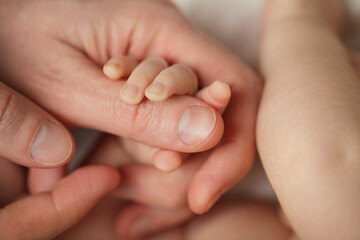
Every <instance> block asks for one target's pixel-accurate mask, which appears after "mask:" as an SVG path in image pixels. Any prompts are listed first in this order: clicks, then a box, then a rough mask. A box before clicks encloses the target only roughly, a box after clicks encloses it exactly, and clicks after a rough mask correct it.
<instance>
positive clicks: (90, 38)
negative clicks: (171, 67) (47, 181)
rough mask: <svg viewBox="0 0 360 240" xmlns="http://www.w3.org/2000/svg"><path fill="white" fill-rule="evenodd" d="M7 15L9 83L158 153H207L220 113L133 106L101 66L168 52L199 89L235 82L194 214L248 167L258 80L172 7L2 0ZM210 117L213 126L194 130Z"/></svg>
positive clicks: (70, 119) (65, 116)
mask: <svg viewBox="0 0 360 240" xmlns="http://www.w3.org/2000/svg"><path fill="white" fill-rule="evenodd" d="M154 13H156V14H154ZM0 18H1V19H0V20H1V21H0V22H1V23H2V27H1V29H0V39H1V40H0V41H1V42H0V48H1V49H0V50H1V52H2V55H1V57H0V66H1V67H0V71H1V72H3V73H4V74H5V76H7V78H6V79H8V81H7V83H8V84H9V85H11V86H13V87H14V88H16V89H18V90H19V91H21V92H23V93H25V94H26V95H27V96H29V97H31V99H33V100H34V101H35V102H37V103H38V104H40V105H41V106H43V107H44V108H45V109H47V110H49V111H50V112H51V113H53V114H54V115H55V116H57V117H58V118H59V119H61V120H62V121H64V122H66V123H67V124H71V125H75V126H84V127H90V128H96V129H99V130H103V131H106V132H110V133H113V134H117V135H120V136H122V137H126V138H131V139H134V140H139V141H141V142H143V143H145V144H148V145H151V146H154V147H160V148H165V149H171V150H176V151H183V152H194V151H202V150H206V149H209V148H211V147H213V146H214V145H215V144H216V143H217V142H218V141H219V139H220V137H221V136H222V133H223V124H222V119H221V116H220V114H219V113H217V112H216V111H213V110H211V109H210V108H209V106H208V105H207V104H205V103H204V102H202V101H200V100H197V99H194V98H192V97H182V98H181V99H180V98H176V97H174V98H171V99H169V100H168V101H166V102H160V103H152V102H148V101H143V102H142V103H141V104H140V105H136V106H129V105H126V104H124V103H123V102H121V101H120V98H119V97H118V93H119V90H120V88H121V87H122V86H123V84H124V82H123V81H119V82H112V81H107V79H106V78H105V77H104V76H103V73H102V71H101V65H102V64H103V63H104V62H105V61H106V60H107V59H109V58H110V57H114V56H119V55H124V54H129V55H133V56H135V57H136V58H138V59H143V58H145V57H147V56H161V57H163V58H165V59H166V60H168V61H169V62H176V63H183V64H186V65H187V66H189V67H191V68H193V69H194V70H195V71H196V72H197V74H198V75H199V77H200V86H207V85H209V84H210V83H211V82H214V81H215V80H219V79H220V80H222V81H224V82H227V83H228V84H229V85H230V86H231V89H232V100H231V102H230V104H229V107H228V111H227V112H226V113H225V115H224V120H225V123H226V126H227V127H226V129H225V134H224V138H223V141H222V143H221V145H218V146H217V148H216V149H215V151H214V152H213V153H212V154H211V155H210V156H209V157H208V159H207V161H206V162H205V163H204V165H203V166H202V167H201V168H200V170H199V171H198V172H197V174H196V175H195V177H194V178H193V179H192V182H191V183H190V190H189V195H188V196H189V203H190V206H191V208H192V210H193V211H195V212H197V213H203V212H205V211H207V210H208V209H209V208H210V207H211V206H212V204H213V203H214V202H215V201H216V200H217V198H219V196H220V195H221V194H222V193H223V192H224V191H226V190H228V189H229V188H230V187H231V186H232V185H233V184H234V183H235V182H237V181H238V180H239V179H240V178H241V177H243V176H244V175H245V173H246V172H247V171H248V169H249V168H250V166H251V162H252V159H253V155H254V148H255V144H254V126H255V116H256V109H257V104H258V98H259V94H260V83H259V80H258V78H257V77H256V76H255V75H254V74H253V72H252V71H251V70H249V68H248V67H247V66H245V65H244V64H243V63H241V62H240V61H239V60H238V59H237V58H236V57H235V56H234V55H232V54H231V53H229V51H227V50H226V49H224V48H223V47H221V46H219V45H218V44H217V43H215V42H213V41H211V40H209V39H208V38H206V37H205V36H204V35H202V34H201V33H199V32H197V31H195V30H194V29H193V28H192V27H191V26H190V25H189V24H188V23H187V22H186V21H185V19H184V18H183V17H182V16H181V15H180V13H179V12H178V11H177V10H176V9H175V8H174V6H173V5H172V4H170V3H169V2H167V1H141V0H138V1H127V0H122V1H115V0H106V1H73V0H72V1H70V0H68V1H43V0H37V1H5V0H4V1H3V4H2V8H1V14H0ZM19 66H21V67H20V68H19ZM19 69H20V70H21V71H20V70H19ZM183 113H185V114H184V115H189V114H186V113H193V114H191V116H190V118H191V121H187V122H188V123H190V124H189V125H185V126H184V124H182V120H183V119H182V116H183ZM197 116H198V118H197ZM204 116H205V117H206V119H208V121H209V128H208V129H205V130H203V131H201V132H199V131H195V130H194V129H197V126H198V125H203V124H204V123H203V122H202V121H197V119H204ZM207 116H208V117H207ZM186 117H187V116H186ZM179 125H180V126H181V127H178V126H179ZM219 169H221V171H219Z"/></svg>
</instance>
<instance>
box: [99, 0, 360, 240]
mask: <svg viewBox="0 0 360 240" xmlns="http://www.w3.org/2000/svg"><path fill="white" fill-rule="evenodd" d="M269 2H270V1H269ZM292 4H295V5H292ZM324 4H325V5H326V7H324ZM331 4H334V5H329V2H328V1H302V0H299V1H292V2H289V1H286V0H284V1H281V0H274V1H271V3H269V8H268V11H267V15H266V17H265V20H264V27H263V29H262V31H263V40H262V49H261V55H260V63H261V69H262V72H263V75H264V78H265V81H266V85H265V91H264V96H263V99H262V104H261V108H260V113H259V119H258V128H257V134H258V140H257V141H258V146H259V152H260V155H261V158H262V161H263V164H264V166H265V169H266V171H267V174H268V176H269V179H270V181H271V183H272V185H273V187H274V189H275V191H276V193H277V195H278V197H279V200H280V204H281V206H282V207H283V210H284V215H285V216H284V215H283V214H280V213H279V210H276V209H274V208H272V207H269V206H268V207H266V205H261V206H257V205H256V204H254V205H251V204H250V205H248V204H246V203H236V204H235V206H234V205H230V206H229V207H230V208H231V209H232V210H231V211H227V210H226V209H225V210H224V209H223V210H221V209H220V210H219V209H216V210H215V212H216V214H215V215H216V216H217V218H218V220H216V218H215V220H212V217H213V216H211V215H210V216H209V217H207V215H204V216H203V217H201V218H200V219H201V220H199V221H200V222H201V224H198V223H199V222H197V223H194V224H195V225H194V226H196V227H194V228H192V227H191V226H192V224H191V223H190V224H189V225H186V226H185V227H183V228H181V229H177V230H174V231H170V232H167V233H165V235H163V239H169V238H171V239H181V240H183V239H221V238H222V237H224V234H228V233H229V232H230V231H232V232H231V234H229V235H228V236H227V237H228V239H232V238H233V239H238V238H239V236H249V237H248V238H246V239H269V236H270V237H274V239H304V240H306V239H359V238H360V233H359V228H358V227H357V226H359V225H360V223H359V221H360V216H359V212H360V206H359V201H358V199H359V198H360V192H359V185H360V179H359V166H360V163H359V160H358V156H359V152H358V149H359V146H358V143H359V142H360V139H359V133H360V129H359V124H358V123H359V120H360V109H359V107H358V106H359V104H358V103H359V102H360V99H359V96H360V95H359V92H360V78H359V74H358V73H357V72H356V71H355V68H358V66H359V65H360V62H359V61H358V60H356V59H357V58H356V57H354V58H353V63H352V62H351V61H350V57H349V55H348V53H347V52H346V50H345V48H344V46H343V44H342V43H341V42H340V41H339V39H338V34H337V33H338V32H339V31H338V30H339V28H340V26H341V8H339V5H336V4H337V2H336V1H334V2H332V3H331ZM294 6H295V7H294ZM329 6H332V7H331V8H329ZM329 9H330V10H331V11H330V14H329V12H328V10H329ZM339 13H340V14H339ZM284 35H286V37H284ZM354 66H355V68H354ZM339 123H341V125H339ZM339 129H341V131H339ZM100 156H102V155H101V154H100V155H99V156H97V157H99V159H100V158H101V157H100ZM127 168H128V169H129V168H131V169H132V171H131V174H139V175H140V174H141V173H144V172H146V171H144V169H140V167H139V168H138V169H136V167H127ZM193 168H196V167H195V166H193ZM179 170H180V169H179ZM187 170H188V171H185V173H187V174H189V171H190V169H187ZM149 171H150V170H149V169H148V170H147V172H149ZM129 173H130V171H129ZM185 173H184V175H182V176H183V177H185V176H186V174H185ZM156 176H158V178H159V180H158V181H159V182H162V183H163V182H164V181H165V179H166V178H162V177H160V176H159V175H156V173H155V172H152V174H151V176H147V174H146V175H144V178H145V179H142V181H138V180H136V179H131V178H130V180H129V179H126V180H125V181H128V182H127V184H130V185H131V182H132V183H133V185H132V186H134V187H136V188H138V189H146V187H149V180H150V179H154V178H156ZM168 177H169V176H168ZM173 177H175V176H173ZM146 178H148V180H146ZM176 178H178V179H182V177H181V176H177V177H176ZM129 182H130V183H129ZM174 182H175V183H171V182H170V183H169V185H166V186H164V185H156V184H154V183H150V185H151V186H152V187H153V188H152V189H154V188H155V187H157V190H158V191H159V192H161V191H162V188H167V190H168V191H169V190H170V189H173V188H174V186H178V184H179V181H176V180H175V181H174ZM152 184H153V185H152ZM150 188H151V187H150ZM178 188H179V186H178ZM164 192H167V191H164ZM178 193H179V194H180V192H178ZM133 194H134V195H135V196H134V195H133V196H132V199H133V200H135V201H136V200H137V201H139V202H141V201H142V200H143V199H144V196H145V195H142V194H146V193H144V192H141V191H140V192H137V191H135V192H133ZM160 198H165V195H163V196H162V197H160ZM149 201H150V200H149ZM241 206H244V208H245V209H247V210H248V211H244V210H240V211H238V209H241ZM344 206H346V207H344ZM133 209H134V207H133ZM158 211H159V210H158ZM139 212H140V213H139ZM234 212H236V214H235V216H234V215H233V214H234ZM122 213H123V214H120V215H119V216H118V217H119V218H121V219H117V221H118V223H121V224H118V225H117V227H118V232H119V233H121V234H122V235H123V236H127V237H128V236H139V235H142V234H145V232H147V233H149V232H150V233H151V232H153V231H156V230H160V229H162V228H164V226H166V223H167V222H169V220H170V219H171V220H172V221H173V220H174V218H176V216H177V215H176V214H173V215H171V214H170V215H169V216H166V215H165V214H164V213H163V212H157V211H156V209H149V208H144V207H141V206H138V207H137V208H136V209H135V210H133V211H123V212H122ZM141 213H142V214H143V216H146V217H148V218H149V219H151V220H152V221H153V223H155V225H153V226H151V227H150V226H148V228H147V229H142V230H143V231H142V232H141V231H140V230H139V229H137V230H139V233H141V234H139V235H136V234H135V233H132V232H127V231H129V229H131V228H127V230H126V229H124V228H122V226H124V225H126V224H128V226H132V225H131V224H135V222H136V221H134V218H133V216H134V215H135V216H139V215H141ZM247 214H249V215H247ZM164 215H165V217H164ZM259 215H260V216H261V217H258V219H257V220H256V221H254V222H252V221H249V219H256V218H257V217H256V216H259ZM242 216H245V217H244V218H242ZM183 219H184V217H183V216H181V217H179V222H181V221H183ZM241 219H244V220H243V221H244V222H242V220H241ZM131 221H134V222H131ZM219 221H220V222H219ZM223 221H225V222H226V223H225V224H222V222H223ZM261 221H262V222H261ZM247 223H248V224H250V225H249V226H247V227H246V228H245V229H243V228H241V227H242V226H243V225H245V224H247ZM166 227H168V226H166ZM267 227H269V232H266V231H265V229H266V228H267ZM253 229H254V231H251V230H253ZM261 229H262V230H264V231H263V233H264V235H261V231H260V230H261ZM146 230H147V231H146ZM190 230H191V231H190ZM256 234H260V236H259V235H256ZM269 234H271V235H269ZM202 237H203V238H202ZM114 238H116V237H114ZM154 239H161V238H160V236H157V237H155V238H154Z"/></svg>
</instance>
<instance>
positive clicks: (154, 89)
mask: <svg viewBox="0 0 360 240" xmlns="http://www.w3.org/2000/svg"><path fill="white" fill-rule="evenodd" d="M164 90H165V85H164V84H162V83H158V82H156V83H153V84H151V86H150V87H149V88H148V89H147V92H148V93H150V94H153V95H161V94H162V93H163V92H164Z"/></svg>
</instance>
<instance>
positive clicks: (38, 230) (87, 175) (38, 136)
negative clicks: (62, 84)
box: [0, 83, 119, 239]
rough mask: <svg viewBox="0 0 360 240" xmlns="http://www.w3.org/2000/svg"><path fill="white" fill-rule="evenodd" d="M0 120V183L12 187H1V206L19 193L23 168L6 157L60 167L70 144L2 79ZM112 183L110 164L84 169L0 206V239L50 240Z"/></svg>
mask: <svg viewBox="0 0 360 240" xmlns="http://www.w3.org/2000/svg"><path fill="white" fill-rule="evenodd" d="M0 119H1V121H0V136H1V139H0V155H1V158H0V165H1V168H0V176H1V182H2V183H5V182H6V184H7V185H9V184H11V187H12V189H9V188H8V187H5V188H3V187H2V188H1V192H0V193H1V194H0V203H1V204H2V205H1V207H3V205H6V204H8V203H9V202H11V201H13V200H14V199H15V198H16V197H18V196H19V194H23V193H24V192H23V190H24V182H23V181H22V180H24V175H23V174H24V172H22V171H21V170H20V169H19V168H18V167H17V166H16V165H14V164H12V163H11V162H10V161H12V162H14V163H18V164H21V165H23V166H27V167H43V168H46V167H54V166H60V165H63V164H65V163H66V162H67V161H68V160H69V159H70V158H71V156H72V153H73V151H74V143H73V140H72V137H71V135H70V133H69V132H68V131H67V130H66V128H64V127H63V126H62V125H61V124H60V123H59V122H58V121H57V120H56V119H55V118H54V117H52V116H51V115H49V114H48V113H46V112H45V111H43V110H42V109H41V108H39V107H38V106H36V105H35V104H34V103H32V102H31V101H29V100H28V99H26V98H25V97H23V96H21V95H20V94H18V93H17V92H15V91H13V90H12V89H10V88H8V87H7V86H6V85H4V84H3V83H0ZM4 158H6V159H4ZM7 159H9V160H7ZM14 178H16V179H14ZM21 179H22V180H21ZM118 182H119V174H118V172H117V171H116V170H115V169H113V168H110V167H106V166H91V167H84V168H82V169H80V170H78V171H76V172H74V173H73V174H71V175H70V176H68V177H67V178H64V179H63V180H61V182H59V183H58V184H57V185H56V186H55V187H54V188H53V189H51V191H50V192H47V193H42V194H37V195H34V196H31V197H26V198H23V199H21V200H19V201H16V202H14V203H12V204H10V205H7V206H6V207H5V208H3V209H1V210H0V239H51V238H53V237H55V236H56V235H57V234H59V233H60V232H63V231H65V230H66V229H67V228H69V227H71V226H72V225H74V224H75V223H76V222H77V221H79V220H80V219H81V218H82V217H83V216H84V215H85V214H86V213H87V212H88V211H89V210H90V209H91V208H92V207H93V206H94V205H95V203H96V202H97V200H99V199H100V197H102V196H103V195H105V194H106V193H108V192H109V191H111V190H112V189H113V188H114V187H115V186H117V184H118ZM74 196H76V197H74Z"/></svg>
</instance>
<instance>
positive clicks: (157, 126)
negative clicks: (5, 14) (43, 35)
mask: <svg viewBox="0 0 360 240" xmlns="http://www.w3.org/2000/svg"><path fill="white" fill-rule="evenodd" d="M59 44H60V43H59ZM54 48H55V49H59V51H62V52H63V53H66V54H69V55H72V58H70V59H67V61H64V62H61V63H58V67H60V68H66V69H68V71H69V72H78V73H77V74H76V75H75V76H71V75H70V76H66V78H70V79H72V81H71V82H72V83H71V84H72V87H71V88H72V91H71V97H68V98H64V99H62V100H61V101H62V104H64V105H65V106H67V107H66V111H62V110H63V109H62V108H61V107H60V108H59V107H58V106H57V107H56V108H55V106H54V105H53V103H51V102H46V101H45V102H44V104H45V105H46V107H48V108H51V110H52V111H55V112H58V111H59V110H60V111H62V112H61V114H60V115H61V116H62V117H63V118H62V119H61V120H63V121H64V122H67V123H69V124H73V125H77V126H85V127H88V128H93V129H98V130H103V131H105V132H110V133H112V134H116V135H119V136H122V137H125V138H129V139H133V140H137V141H141V142H142V143H144V144H147V145H150V146H154V147H161V148H165V149H170V150H176V151H182V152H194V151H202V150H207V149H209V148H211V147H213V146H214V145H215V144H217V143H218V141H219V140H220V138H221V137H222V134H223V120H222V117H221V115H220V114H219V113H218V112H217V111H215V110H214V109H213V108H211V107H210V106H209V105H207V104H206V103H204V102H203V101H201V100H198V99H195V98H193V97H190V96H182V97H176V96H174V97H172V98H170V99H168V100H167V101H164V102H156V103H155V102H150V101H147V100H145V101H142V102H141V103H140V104H137V105H131V104H126V103H125V102H123V101H122V100H121V98H120V96H119V90H120V89H122V88H123V86H124V81H107V80H106V77H105V76H104V74H103V72H102V71H101V69H99V68H98V66H96V65H95V64H94V63H93V62H92V61H90V60H89V59H87V58H86V57H85V56H83V54H80V53H75V56H76V57H74V52H73V49H72V48H70V47H69V46H64V45H61V44H60V46H56V47H54ZM51 61H55V56H54V59H53V60H51ZM78 69H86V70H84V71H80V72H79V71H78ZM74 77H75V78H76V79H74ZM79 79H86V81H87V83H86V84H85V85H84V84H83V82H82V81H80V80H79ZM46 81H48V79H46ZM46 81H44V82H46ZM55 81H57V80H55ZM64 85H65V84H64ZM57 87H60V88H62V86H57ZM63 87H66V86H63ZM62 92H64V94H67V93H68V91H66V90H65V89H63V91H62ZM46 95H48V93H44V95H42V96H43V97H46ZM39 97H41V96H39ZM48 97H49V96H48ZM44 99H45V98H44ZM44 99H43V100H44ZM38 100H39V101H40V102H43V101H42V100H40V99H38ZM74 103H76V104H74ZM157 136H161V137H157Z"/></svg>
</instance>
